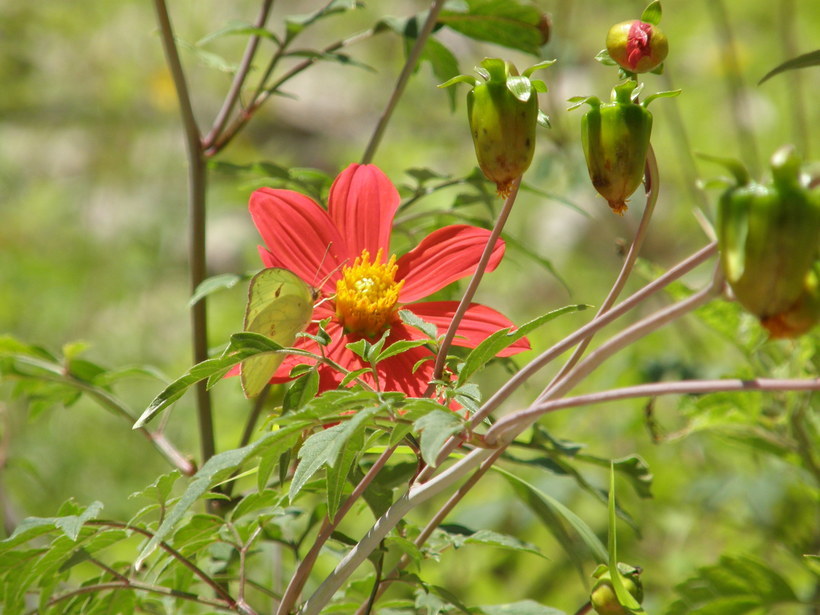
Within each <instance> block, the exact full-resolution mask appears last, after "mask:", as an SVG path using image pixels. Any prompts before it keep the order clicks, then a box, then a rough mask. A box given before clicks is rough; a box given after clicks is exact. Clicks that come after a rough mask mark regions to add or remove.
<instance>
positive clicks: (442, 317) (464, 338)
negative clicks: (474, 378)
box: [405, 301, 530, 357]
mask: <svg viewBox="0 0 820 615" xmlns="http://www.w3.org/2000/svg"><path fill="white" fill-rule="evenodd" d="M405 307H406V309H408V310H410V311H411V312H413V313H414V314H415V315H416V316H418V317H419V318H421V319H422V320H426V321H427V322H429V323H432V324H434V325H436V326H437V327H438V330H439V333H440V334H443V333H444V332H445V331H446V330H447V327H449V326H450V322H451V321H452V320H453V314H455V311H456V308H457V307H458V303H457V302H456V301H427V302H424V303H413V304H412V305H408V306H405ZM508 327H515V325H514V324H513V323H512V322H511V321H510V320H509V319H508V318H507V317H506V316H504V315H503V314H501V313H500V312H496V311H495V310H494V309H492V308H488V307H487V306H486V305H481V304H479V303H472V304H470V307H468V308H467V312H466V313H465V314H464V318H463V319H462V321H461V323H460V324H459V327H458V331H457V332H456V337H455V339H454V340H453V344H454V345H455V346H464V347H466V348H475V347H476V346H478V345H479V344H480V343H481V342H483V341H484V340H485V339H487V338H488V337H489V336H490V335H491V334H493V333H495V332H496V331H499V330H501V329H507V328H508ZM407 330H408V332H409V334H410V336H411V337H410V339H423V338H424V334H423V333H421V332H420V331H418V330H416V329H414V328H412V327H408V328H407ZM529 349H530V342H529V340H528V339H527V338H526V337H524V338H522V339H520V340H518V341H517V342H515V343H514V344H512V345H511V346H508V347H507V348H505V349H504V350H502V351H501V352H499V353H498V356H499V357H509V356H511V355H514V354H518V353H519V352H523V351H525V350H529Z"/></svg>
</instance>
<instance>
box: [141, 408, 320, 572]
mask: <svg viewBox="0 0 820 615" xmlns="http://www.w3.org/2000/svg"><path fill="white" fill-rule="evenodd" d="M304 427H305V425H304V424H302V423H296V424H293V425H288V426H287V427H283V428H281V429H279V430H278V431H275V432H271V433H268V434H265V435H264V436H263V437H262V438H260V439H259V440H257V441H256V442H252V443H251V444H248V445H247V446H243V447H242V448H237V449H232V450H229V451H225V452H223V453H219V454H218V455H214V456H213V457H211V458H210V459H209V460H208V461H206V462H205V464H204V465H203V466H202V467H201V468H200V469H199V471H198V472H197V473H196V474H195V475H194V476H193V477H192V478H191V481H190V483H189V484H188V487H187V489H186V490H185V492H184V493H183V494H182V496H181V497H180V498H179V500H177V502H176V504H175V505H174V507H173V508H172V509H171V510H170V511H169V513H168V514H167V515H166V517H165V519H163V521H162V524H161V525H160V526H159V528H158V529H157V531H156V533H155V534H154V535H153V537H152V538H151V539H150V540H149V541H148V543H147V544H146V545H145V546H144V547H143V549H142V551H141V552H140V554H139V556H138V557H137V560H136V562H135V564H134V567H135V568H139V567H140V566H141V565H142V562H144V561H145V558H147V557H148V556H149V555H150V554H151V553H153V551H154V549H156V548H157V546H158V545H159V543H160V542H162V541H163V540H165V538H166V537H167V536H168V535H170V533H171V532H172V531H173V529H174V527H175V526H176V525H177V523H179V522H180V521H181V520H182V517H183V515H185V513H187V512H188V510H189V509H190V508H191V507H192V506H193V505H194V504H195V503H196V502H197V501H198V500H199V499H200V498H201V497H202V495H203V494H205V493H206V492H207V491H208V489H210V487H211V485H212V484H213V483H214V482H215V481H216V480H217V478H218V477H220V476H221V475H223V474H224V473H227V472H232V471H234V470H235V469H236V468H237V467H239V466H240V465H241V464H242V463H244V462H245V460H246V459H247V458H248V457H250V456H251V455H252V454H253V453H254V452H256V450H257V449H258V448H260V447H261V446H264V445H270V444H272V443H275V442H277V441H279V440H281V439H284V438H286V437H288V436H290V435H291V434H292V433H299V432H300V431H301V430H302V429H304Z"/></svg>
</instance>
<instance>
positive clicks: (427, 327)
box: [399, 310, 438, 340]
mask: <svg viewBox="0 0 820 615" xmlns="http://www.w3.org/2000/svg"><path fill="white" fill-rule="evenodd" d="M399 318H401V321H402V322H403V323H404V324H406V325H407V326H409V327H413V328H414V329H418V330H419V331H421V332H422V333H424V335H426V336H427V337H429V338H430V339H431V340H436V339H438V329H437V328H436V325H434V324H433V323H431V322H427V321H426V320H423V319H421V318H419V317H418V316H416V315H415V314H414V313H413V312H411V311H410V310H399Z"/></svg>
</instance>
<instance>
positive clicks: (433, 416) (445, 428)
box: [413, 410, 464, 467]
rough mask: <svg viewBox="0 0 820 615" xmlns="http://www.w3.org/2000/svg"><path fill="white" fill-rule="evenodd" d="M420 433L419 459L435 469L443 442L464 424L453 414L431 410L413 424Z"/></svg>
mask: <svg viewBox="0 0 820 615" xmlns="http://www.w3.org/2000/svg"><path fill="white" fill-rule="evenodd" d="M413 427H414V428H415V429H416V430H417V431H419V432H420V433H421V442H420V445H421V457H422V459H424V461H425V462H426V463H427V465H429V466H431V467H436V457H438V453H439V451H440V450H441V447H442V445H443V444H444V442H445V441H446V440H447V438H449V437H450V436H452V435H453V434H454V433H458V432H459V431H461V430H462V429H463V428H464V423H463V421H462V419H461V417H459V415H457V414H456V413H455V412H452V411H447V410H433V411H432V412H429V413H427V414H425V415H424V416H423V417H421V418H420V419H417V420H416V421H415V423H413Z"/></svg>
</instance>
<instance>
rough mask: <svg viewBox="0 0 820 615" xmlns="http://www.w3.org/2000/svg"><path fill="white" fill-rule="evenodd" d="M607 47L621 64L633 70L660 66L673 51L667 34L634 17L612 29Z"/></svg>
mask: <svg viewBox="0 0 820 615" xmlns="http://www.w3.org/2000/svg"><path fill="white" fill-rule="evenodd" d="M606 50H607V51H608V52H609V56H610V57H611V58H612V59H613V60H615V62H617V63H618V65H619V66H620V67H621V68H623V69H624V70H626V71H629V72H630V73H646V72H649V71H651V70H653V69H655V68H657V67H658V66H660V64H661V62H663V61H664V59H666V55H667V54H668V53H669V43H668V42H667V40H666V35H665V34H664V33H663V31H661V29H660V28H659V27H658V26H657V25H654V24H651V23H647V22H645V21H640V20H639V19H633V20H630V21H622V22H621V23H618V24H615V25H614V26H612V27H611V28H610V29H609V33H607V35H606Z"/></svg>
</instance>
